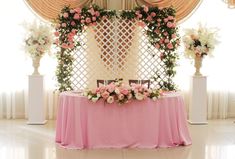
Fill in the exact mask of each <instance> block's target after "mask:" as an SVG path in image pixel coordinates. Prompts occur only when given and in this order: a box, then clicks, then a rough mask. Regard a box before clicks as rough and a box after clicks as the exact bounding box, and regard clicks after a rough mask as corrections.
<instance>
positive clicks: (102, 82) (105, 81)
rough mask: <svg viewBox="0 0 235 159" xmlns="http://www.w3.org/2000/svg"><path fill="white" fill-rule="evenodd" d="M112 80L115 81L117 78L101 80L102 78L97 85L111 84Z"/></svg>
mask: <svg viewBox="0 0 235 159" xmlns="http://www.w3.org/2000/svg"><path fill="white" fill-rule="evenodd" d="M111 82H115V80H101V79H98V80H97V87H99V86H100V85H101V84H102V85H106V84H110V83H111Z"/></svg>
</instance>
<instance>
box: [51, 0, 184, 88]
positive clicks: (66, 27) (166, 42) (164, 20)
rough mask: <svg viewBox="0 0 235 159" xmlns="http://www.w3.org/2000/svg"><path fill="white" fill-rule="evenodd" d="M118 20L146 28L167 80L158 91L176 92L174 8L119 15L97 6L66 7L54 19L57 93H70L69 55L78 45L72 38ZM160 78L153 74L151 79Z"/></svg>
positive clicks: (142, 7)
mask: <svg viewBox="0 0 235 159" xmlns="http://www.w3.org/2000/svg"><path fill="white" fill-rule="evenodd" d="M112 18H121V19H126V20H133V21H134V20H138V21H139V25H140V26H143V27H146V35H147V37H148V40H149V42H150V43H151V45H153V46H154V47H155V48H157V49H158V50H159V52H161V53H160V56H161V60H162V61H163V63H164V67H165V68H164V70H165V72H166V77H167V78H164V79H162V81H161V83H159V85H160V88H162V89H165V90H175V89H176V87H175V84H174V82H173V80H172V79H173V77H174V75H175V74H176V71H175V66H176V60H177V58H178V55H177V53H176V50H177V47H178V46H179V44H180V40H179V39H180V38H179V34H178V28H177V26H176V19H175V9H174V8H172V7H169V8H158V7H147V6H141V7H136V8H135V9H133V10H128V11H121V13H120V16H119V15H118V14H116V12H115V11H112V10H104V9H102V8H100V7H98V6H97V5H92V6H89V7H84V8H71V7H69V6H65V7H64V8H63V9H62V10H61V13H60V14H59V16H58V18H57V19H56V32H55V36H57V39H56V42H55V43H56V44H57V47H58V54H57V58H58V66H57V71H56V76H57V81H58V83H59V88H58V89H59V91H66V90H72V89H73V88H72V86H71V81H70V78H71V76H72V65H73V60H74V59H73V57H72V55H71V52H72V51H73V50H75V49H76V48H77V47H78V46H80V43H79V41H76V40H74V37H76V39H78V38H77V37H78V36H79V35H80V34H79V33H82V32H84V30H85V28H86V27H88V26H95V25H97V23H99V22H100V21H102V20H104V19H112ZM153 79H154V80H155V81H157V79H159V75H158V73H157V72H156V74H155V76H154V77H153Z"/></svg>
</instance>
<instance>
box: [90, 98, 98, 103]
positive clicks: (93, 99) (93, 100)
mask: <svg viewBox="0 0 235 159" xmlns="http://www.w3.org/2000/svg"><path fill="white" fill-rule="evenodd" d="M98 99H99V98H97V97H95V98H92V99H91V101H92V102H94V103H95V102H97V100H98Z"/></svg>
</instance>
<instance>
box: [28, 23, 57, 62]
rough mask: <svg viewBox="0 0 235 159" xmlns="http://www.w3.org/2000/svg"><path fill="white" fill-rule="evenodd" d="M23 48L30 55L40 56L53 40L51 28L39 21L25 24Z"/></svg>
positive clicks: (47, 50)
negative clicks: (25, 32)
mask: <svg viewBox="0 0 235 159" xmlns="http://www.w3.org/2000/svg"><path fill="white" fill-rule="evenodd" d="M26 29H27V34H26V38H25V50H26V51H27V53H28V54H29V55H30V56H31V57H32V58H34V57H42V56H43V55H44V54H45V53H46V52H49V51H50V48H51V45H52V44H53V42H54V39H53V32H52V28H51V27H49V26H48V25H46V24H43V23H40V22H36V21H35V22H33V23H32V24H26Z"/></svg>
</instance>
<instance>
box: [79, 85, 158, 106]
mask: <svg viewBox="0 0 235 159" xmlns="http://www.w3.org/2000/svg"><path fill="white" fill-rule="evenodd" d="M84 95H85V96H87V98H88V99H89V100H91V101H92V102H96V101H98V100H99V99H102V98H103V99H104V101H105V102H107V103H109V104H111V103H114V102H115V101H116V102H117V103H119V104H125V103H128V102H130V100H131V99H136V100H140V101H141V100H144V99H146V98H148V97H149V98H151V99H153V100H156V99H157V98H158V97H159V91H158V90H156V89H148V88H146V87H145V86H144V85H140V84H131V85H130V86H129V85H125V84H124V83H122V82H120V81H118V82H112V83H110V84H108V85H106V86H101V87H98V88H96V89H92V90H87V91H85V93H84Z"/></svg>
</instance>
